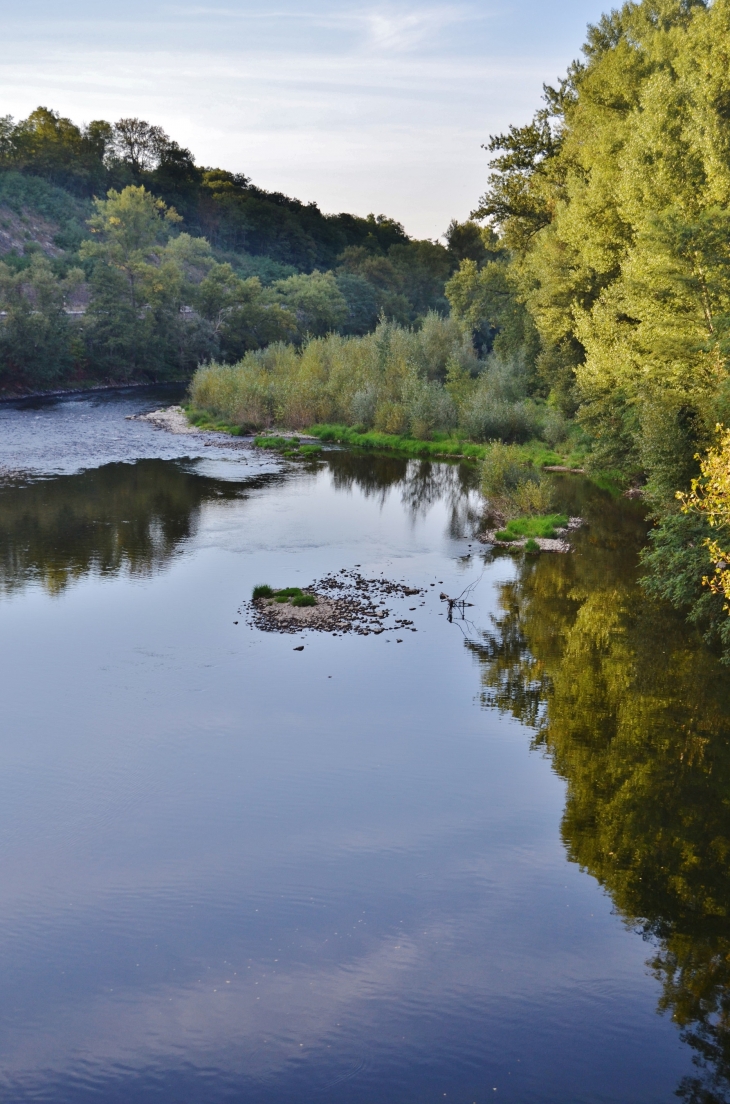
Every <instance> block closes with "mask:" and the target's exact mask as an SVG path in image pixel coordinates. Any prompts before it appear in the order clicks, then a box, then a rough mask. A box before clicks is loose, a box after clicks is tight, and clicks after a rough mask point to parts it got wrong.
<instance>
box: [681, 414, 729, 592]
mask: <svg viewBox="0 0 730 1104" xmlns="http://www.w3.org/2000/svg"><path fill="white" fill-rule="evenodd" d="M717 432H718V436H719V440H718V443H717V445H716V446H715V447H714V448H710V449H708V450H707V452H706V454H705V456H704V457H703V458H702V460H701V462H700V475H699V476H698V477H697V478H696V479H693V480H692V489H691V490H690V491H689V493H684V492H682V491H678V492H677V498H679V499H680V501H681V502H682V512H683V513H685V514H688V513H698V514H700V515H701V516H702V517H703V518H704V519H706V521H707V525H708V526H709V528H710V530H713V531H714V532H713V534H712V535H711V536H710V535H708V536H706V537H705V539H704V540H703V542H702V544H703V547H704V548H705V549H706V550H707V556H708V558H709V560H710V561H711V563H712V566H713V568H714V573H713V574H712V575H710V576H708V575H705V576H703V579H702V582H703V584H704V585H706V586H709V588H710V590H711V591H712V592H713V594H721V595H723V597H724V599H725V607H724V608H725V609H726V610H729V609H730V567H729V566H728V561H730V552H728V551H727V548H728V546H729V545H728V528H729V527H730V430H726V429H723V427H722V426H721V425H718V427H717ZM723 546H724V547H723Z"/></svg>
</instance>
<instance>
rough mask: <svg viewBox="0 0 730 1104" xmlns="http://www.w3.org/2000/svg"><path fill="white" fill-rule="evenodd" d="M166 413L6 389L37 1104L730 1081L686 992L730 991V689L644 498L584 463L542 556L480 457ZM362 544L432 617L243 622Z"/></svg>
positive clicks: (2, 618) (19, 917) (14, 710)
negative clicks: (729, 939) (312, 441)
mask: <svg viewBox="0 0 730 1104" xmlns="http://www.w3.org/2000/svg"><path fill="white" fill-rule="evenodd" d="M164 398H165V397H164V396H163V399H164ZM159 401H160V396H158V395H155V396H151V395H144V394H140V393H135V394H132V395H122V396H119V395H117V396H111V397H110V396H106V397H95V398H92V399H88V398H86V399H83V400H74V401H64V402H56V403H39V404H36V405H35V406H34V405H32V404H28V405H27V406H26V407H25V408H22V409H21V408H10V407H6V408H4V409H2V410H0V468H3V467H4V468H5V469H6V470H8V469H9V470H12V471H14V472H18V471H25V472H26V473H28V474H27V475H22V474H17V475H16V476H15V477H14V478H12V479H11V480H9V481H8V482H7V483H6V485H5V486H4V487H3V488H0V650H1V654H0V670H1V671H2V679H3V692H2V703H3V724H2V736H1V738H0V865H1V871H2V873H1V876H0V992H2V1001H1V1002H0V1096H1V1098H2V1099H3V1100H7V1101H9V1102H10V1101H12V1102H25V1101H34V1102H35V1101H48V1102H53V1104H72V1102H73V1104H76V1102H79V1104H81V1102H83V1104H86V1102H87V1101H88V1102H91V1101H104V1102H109V1104H112V1102H113V1104H117V1102H119V1104H121V1102H125V1104H128V1102H130V1101H134V1102H135V1104H137V1102H141V1104H147V1102H152V1101H154V1102H159V1104H173V1102H174V1104H178V1102H185V1104H198V1102H199V1104H203V1102H205V1104H218V1102H223V1101H226V1102H229V1101H231V1102H232V1101H246V1102H247V1104H248V1102H252V1104H258V1102H259V1101H260V1102H262V1104H263V1102H267V1104H272V1102H274V1104H279V1102H281V1104H290V1102H291V1104H294V1102H296V1104H307V1102H310V1101H312V1102H314V1101H332V1102H334V1101H337V1102H342V1101H347V1102H350V1101H352V1102H353V1104H371V1102H374V1101H378V1104H391V1102H392V1104H406V1102H408V1104H410V1102H413V1104H416V1102H418V1104H435V1102H439V1104H443V1102H444V1101H448V1102H450V1104H453V1102H456V1104H474V1102H479V1104H482V1102H484V1101H492V1100H495V1099H497V1100H506V1101H512V1102H520V1104H522V1102H533V1101H534V1102H538V1101H539V1102H541V1104H553V1102H554V1104H566V1102H569V1101H575V1102H578V1101H580V1102H584V1101H591V1102H593V1101H596V1102H599V1101H600V1102H609V1101H610V1102H614V1101H615V1102H624V1101H637V1102H639V1101H640V1102H642V1104H649V1102H654V1101H656V1102H659V1101H668V1100H671V1099H672V1098H673V1093H674V1092H675V1090H676V1089H677V1087H678V1086H683V1087H684V1091H685V1096H687V1093H688V1092H690V1091H695V1090H693V1089H692V1085H691V1084H690V1082H689V1081H687V1080H686V1078H688V1077H689V1078H692V1077H700V1079H702V1078H704V1081H703V1084H704V1085H705V1087H706V1088H707V1091H708V1092H709V1091H712V1092H715V1093H716V1095H715V1096H707V1097H704V1098H702V1099H706V1100H724V1099H725V1096H724V1095H722V1094H723V1093H724V1092H725V1091H726V1082H725V1081H723V1077H724V1070H725V1066H724V1065H723V1062H724V1061H725V1057H724V1055H725V1050H724V1049H723V1048H724V1047H725V1038H724V1035H722V1031H721V1030H720V1031H718V1028H717V1016H715V1014H714V1013H713V1011H712V1009H711V1008H710V1009H709V1011H708V1010H707V1009H705V1011H704V1012H703V1011H702V1009H701V1008H700V1007H699V1005H697V1008H695V1005H693V1004H692V999H694V998H693V997H692V993H693V990H692V986H691V985H690V984H689V983H687V985H686V987H685V989H686V991H685V990H683V989H682V984H683V978H684V977H685V974H684V973H683V971H685V972H686V971H687V970H689V967H690V964H691V965H692V968H693V969H694V971H695V973H694V982H693V984H694V983H696V984H697V985H699V987H700V988H701V989H702V993H703V996H704V997H705V998H707V997H708V994H709V999H710V1002H712V1000H714V1001H715V1007H720V1006H721V1005H722V1001H723V999H724V994H725V993H726V991H727V989H726V987H725V980H724V975H723V974H722V969H723V968H722V967H720V966H717V965H716V966H715V967H712V968H711V967H710V965H709V964H710V963H712V962H714V963H715V964H717V962H718V961H719V959H718V955H719V956H720V959H721V957H722V952H723V948H724V947H725V943H723V940H724V939H725V936H726V931H725V928H726V925H725V919H724V913H722V908H724V904H725V901H726V900H727V896H726V897H725V898H724V899H723V892H725V893H726V891H727V878H726V871H725V867H724V865H723V863H724V861H725V860H724V858H723V857H722V856H721V855H720V853H719V851H718V850H717V848H716V849H715V851H713V850H712V847H713V846H714V844H713V843H712V841H715V842H716V841H718V840H720V839H721V838H724V836H723V833H724V832H725V830H726V827H727V814H726V811H725V810H726V807H727V801H726V793H725V791H724V790H723V786H724V779H726V778H730V770H726V761H727V753H726V752H725V751H724V745H725V744H726V743H727V739H726V737H727V723H726V722H727V716H728V711H727V702H726V700H725V697H724V696H723V695H724V689H723V683H722V678H721V677H719V675H718V672H721V669H720V668H719V667H718V665H717V664H716V663H715V660H714V659H713V658H712V657H711V656H710V655H709V654H708V653H706V652H704V651H703V650H702V648H701V645H700V644H699V643H698V642H697V641H696V640H694V639H693V638H691V637H690V635H689V634H688V631H687V630H686V629H685V627H684V626H682V625H681V623H680V622H679V621H678V620H677V619H676V618H674V617H672V616H670V615H669V614H667V613H666V612H665V611H661V610H656V609H654V608H653V607H650V606H648V605H647V604H646V603H643V600H642V599H641V598H640V596H639V592H638V591H637V590H636V588H635V584H634V581H633V580H634V568H635V556H636V549H637V547H638V546H639V544H640V542H641V539H642V536H643V532H644V525H643V522H642V521H641V518H640V516H639V514H638V512H637V511H636V509H635V506H634V505H633V504H629V503H625V502H620V501H619V502H618V503H616V502H614V501H613V500H611V499H610V497H609V496H608V495H606V494H603V493H602V492H599V491H597V490H596V489H595V488H594V489H591V488H590V487H588V485H587V484H585V483H584V482H581V481H579V480H564V481H563V482H562V483H560V484H559V486H560V494H561V496H562V497H563V499H564V500H565V502H566V503H567V504H568V505H569V506H570V507H571V508H572V509H578V508H580V509H582V511H583V513H584V514H585V515H586V516H588V517H589V520H590V521H591V525H590V526H589V528H588V529H586V530H584V531H583V532H582V533H581V535H580V536H579V538H578V542H577V543H578V547H577V551H576V553H575V555H573V556H569V557H568V556H566V557H560V556H554V557H548V556H543V557H540V558H538V559H537V560H532V561H530V560H529V559H528V560H522V559H520V560H512V559H511V558H510V557H509V556H504V555H498V556H494V555H493V554H491V553H490V552H489V551H488V550H484V549H483V548H482V547H481V546H479V545H478V544H476V543H475V542H474V541H473V534H474V531H475V526H476V523H477V513H478V498H477V496H476V494H475V491H474V489H473V488H474V482H475V478H474V473H473V472H471V471H470V470H469V469H466V468H465V469H461V468H458V467H456V466H447V465H431V464H420V463H413V462H409V463H407V462H402V461H400V460H397V459H392V458H391V459H388V458H377V457H368V456H360V457H357V456H352V455H349V454H346V453H330V454H328V455H327V456H326V457H325V459H324V460H323V461H322V462H314V463H307V464H304V465H301V464H297V463H287V464H282V463H281V462H280V461H278V460H276V459H272V458H271V457H263V458H262V457H260V456H258V455H255V454H254V453H253V452H252V451H251V450H249V449H241V448H240V446H239V445H238V444H234V443H229V444H224V445H223V446H221V447H219V446H218V445H214V446H212V447H210V446H206V445H205V443H204V442H203V441H202V440H201V439H198V438H178V437H171V436H169V435H167V434H164V433H162V432H161V431H157V430H154V429H152V428H151V427H149V426H147V425H145V424H144V423H139V422H133V421H127V420H125V415H127V414H129V413H131V412H135V411H139V410H142V409H149V408H150V407H151V406H154V405H156V404H157V403H158V402H159ZM355 565H359V566H360V568H361V569H362V572H363V574H366V575H367V574H374V575H375V574H379V573H380V572H383V573H384V575H385V576H387V577H390V578H395V579H405V580H406V581H408V582H409V583H411V584H413V585H418V586H426V587H427V589H428V591H429V595H428V597H427V598H426V599H425V603H424V604H423V605H420V604H418V603H420V602H421V599H420V598H419V599H418V602H417V603H415V604H416V610H415V612H412V613H407V614H406V615H407V616H409V617H411V618H413V620H414V623H415V626H416V627H417V629H418V632H417V633H413V634H411V633H408V634H401V635H402V636H403V635H404V636H405V639H403V643H401V644H398V643H396V639H397V638H396V634H395V633H394V632H388V633H385V634H383V635H382V636H379V637H372V636H371V637H366V638H363V637H357V636H353V637H348V636H331V635H323V634H303V636H302V639H301V641H300V640H299V639H297V638H293V637H290V636H284V637H281V636H277V635H274V634H269V633H261V632H258V631H257V630H255V629H253V628H250V627H248V626H247V625H246V624H245V623H244V618H243V617H239V616H238V615H237V612H236V611H237V609H238V608H239V607H240V605H241V602H242V600H243V599H245V598H247V597H248V595H249V594H250V591H251V588H252V586H253V585H254V584H256V583H259V582H269V583H271V584H273V585H280V586H285V585H305V584H307V583H309V582H310V581H311V580H313V579H314V578H317V577H319V576H322V575H323V574H325V573H327V572H330V571H337V570H339V569H340V568H348V569H350V568H352V567H354V566H355ZM473 581H477V586H476V588H475V591H474V598H473V600H474V603H475V604H474V606H473V608H472V609H471V610H470V620H469V621H468V622H465V623H463V624H459V623H452V624H449V623H448V622H447V619H446V617H445V616H444V615H443V608H442V605H441V603H440V602H439V600H438V592H439V591H440V590H442V589H443V590H445V591H446V592H447V593H451V594H454V593H457V592H458V591H460V590H461V589H462V588H463V587H464V586H466V585H467V584H468V583H470V582H473ZM431 584H434V585H431ZM413 604H414V602H413V601H411V605H413ZM390 605H391V608H392V609H396V608H397V610H398V612H399V613H400V611H401V609H403V610H408V609H409V606H408V602H407V601H406V602H404V603H401V604H397V603H390ZM236 621H238V624H235V623H234V622H236ZM299 643H303V644H304V650H303V651H302V652H296V651H294V650H293V648H294V645H296V644H299ZM710 687H714V689H713V690H710V689H709V688H710ZM713 695H714V696H713ZM652 710H653V712H652ZM683 711H684V712H683ZM685 713H686V715H685ZM692 725H694V728H692ZM695 730H696V731H695ZM695 736H696V738H697V739H698V740H700V742H701V741H704V743H700V744H697V745H696V746H695V744H692V747H694V749H695V750H694V752H693V754H694V759H693V763H694V766H691V767H688V766H687V760H686V758H681V759H680V754H679V750H677V749H678V748H679V744H677V746H676V748H675V743H676V741H677V740H679V741H681V740H684V741H685V744H687V741H689V743H691V742H692V740H693V739H695ZM616 741H619V743H616ZM621 741H622V743H621ZM672 741H674V743H673V742H672ZM685 744H682V747H685ZM687 746H689V744H687ZM675 750H676V751H677V753H676V754H675ZM642 756H643V758H642ZM710 758H711V759H712V764H713V766H712V771H709V772H708V771H705V770H704V767H703V765H702V764H705V765H706V764H707V763H708V762H709V759H710ZM657 763H659V767H657V769H656V771H655V769H654V767H655V764H657ZM698 764H699V765H698ZM688 770H689V771H690V775H688V774H687V773H686V772H687V771H688ZM622 772H623V773H622ZM673 772H674V773H673ZM692 772H693V773H692ZM655 775H656V776H655ZM642 787H644V788H643V789H642ZM637 794H638V796H637ZM632 795H633V796H632ZM680 824H682V825H685V826H686V825H687V824H692V825H694V828H693V829H692V831H693V832H694V833H695V834H694V835H692V837H691V840H689V842H688V840H687V839H685V835H683V833H685V829H684V828H679V827H677V826H678V825H680ZM708 825H710V828H708V827H707V826H708ZM707 831H710V832H711V839H710V837H708V838H705V837H704V836H703V834H702V833H703V832H707ZM685 834H686V833H685ZM691 846H693V847H694V849H695V850H694V855H695V859H694V860H693V862H692V863H689V864H687V863H686V855H687V853H688V851H687V848H690V849H691ZM710 856H711V860H710ZM683 863H684V864H685V865H684V866H683V865H682V864H683ZM685 867H686V868H685ZM662 871H664V872H665V873H662ZM651 872H653V875H652V876H653V877H654V880H653V881H652V884H651V885H649V884H648V883H649V881H651V878H650V873H651ZM682 878H684V883H682V884H683V885H687V886H689V888H688V889H687V891H686V892H685V891H684V890H683V889H682V888H681V886H680V882H681V880H682ZM693 878H694V879H695V880H694V882H693V881H692V879H693ZM678 886H679V887H680V888H677V887H678ZM701 891H702V892H701ZM702 893H704V894H705V896H704V898H703V897H702ZM672 894H674V896H672ZM708 895H709V896H712V900H713V901H715V902H716V903H717V902H720V904H718V907H717V908H716V909H715V911H714V912H712V910H711V909H710V910H705V911H706V912H707V915H708V916H709V915H710V914H711V915H712V917H714V919H713V920H712V924H711V925H710V922H709V921H706V917H705V912H703V909H704V908H705V906H704V904H702V903H699V904H698V902H701V901H706V900H709V896H708ZM693 910H694V911H693ZM693 924H694V926H693ZM703 925H704V926H703ZM708 925H710V926H708ZM712 925H714V926H712ZM642 934H643V936H644V938H642ZM683 940H684V942H682V941H683ZM683 948H684V951H683ZM685 952H687V953H688V954H689V958H688V957H687V953H685ZM683 953H685V958H684V959H682V954H683ZM672 956H673V957H672ZM713 969H714V973H713ZM702 970H704V971H705V972H704V973H702ZM672 971H674V972H672ZM698 971H699V974H700V978H699V981H698ZM721 975H722V976H721ZM672 986H674V988H672ZM703 986H704V988H703ZM713 986H714V988H713ZM677 992H678V993H679V996H677V995H676V994H677ZM673 993H674V994H675V996H674V998H672V994H673ZM667 994H669V998H670V999H669V1003H668V1006H667V1007H668V1011H667V1013H666V1014H664V1015H660V1014H658V1010H657V1008H658V1003H659V1002H660V1000H665V999H667ZM672 999H674V1004H672ZM682 1000H683V1001H684V1003H683V1004H682ZM695 1003H696V1002H695ZM680 1006H681V1010H682V1015H683V1016H684V1023H680V1024H677V1023H674V1022H672V1016H671V1013H672V1012H676V1010H677V1008H678V1007H680ZM690 1006H691V1007H690ZM708 1007H709V1006H708ZM697 1009H699V1010H697ZM703 1016H704V1019H703ZM713 1016H714V1018H713ZM688 1032H689V1034H688ZM692 1032H694V1035H692ZM703 1032H704V1035H703ZM700 1036H701V1037H702V1038H705V1039H708V1040H709V1044H708V1045H709V1047H710V1051H711V1053H709V1052H706V1056H707V1053H709V1057H710V1063H709V1066H708V1067H707V1069H706V1070H705V1071H704V1072H703V1071H699V1073H698V1072H696V1071H694V1067H693V1066H692V1055H693V1054H697V1053H701V1052H702V1047H701V1046H700V1044H699V1043H698V1042H697V1038H698V1037H700ZM713 1047H714V1050H712V1048H713ZM713 1077H714V1078H715V1083H711V1082H712V1078H713ZM683 1079H684V1080H683ZM708 1086H709V1088H708ZM718 1086H719V1088H718ZM697 1091H699V1090H697ZM687 1098H688V1099H695V1098H694V1097H691V1096H688V1097H687ZM696 1099H700V1097H699V1096H698V1097H696Z"/></svg>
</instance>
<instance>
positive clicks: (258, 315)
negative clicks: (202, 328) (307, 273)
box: [192, 264, 297, 361]
mask: <svg viewBox="0 0 730 1104" xmlns="http://www.w3.org/2000/svg"><path fill="white" fill-rule="evenodd" d="M192 300H193V302H194V303H195V305H196V306H197V308H198V310H199V312H200V314H201V315H202V317H203V318H205V319H207V320H208V322H209V323H210V324H211V326H212V328H213V333H214V335H215V336H216V338H217V340H218V345H219V348H220V351H221V354H222V357H223V359H224V360H230V361H232V360H238V359H240V358H241V357H242V356H243V354H244V353H246V352H248V351H249V350H250V349H261V348H263V347H264V346H266V345H269V344H271V343H272V342H276V341H291V340H293V339H294V338H295V337H296V334H297V318H296V316H295V314H294V313H293V312H292V311H291V310H287V309H285V308H284V307H282V306H281V304H280V303H278V302H277V301H276V297H275V294H274V293H273V292H271V291H267V290H265V289H264V288H263V287H262V286H261V281H260V280H259V279H258V277H256V276H251V277H250V278H249V279H247V280H242V279H241V277H240V276H237V275H236V273H235V272H234V271H233V269H232V268H231V266H230V265H229V264H222V265H219V264H215V265H213V266H212V267H211V269H210V270H209V272H208V273H207V275H206V277H205V279H203V280H202V281H201V283H200V284H199V285H198V286H197V288H196V289H195V290H194V292H193V295H192Z"/></svg>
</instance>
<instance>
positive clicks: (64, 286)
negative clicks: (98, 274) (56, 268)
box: [0, 253, 83, 389]
mask: <svg viewBox="0 0 730 1104" xmlns="http://www.w3.org/2000/svg"><path fill="white" fill-rule="evenodd" d="M82 280H83V273H82V272H81V271H80V270H78V269H74V270H71V271H70V272H69V274H68V275H67V277H66V278H65V279H64V280H59V279H58V278H57V277H56V276H55V275H54V273H53V270H52V269H51V266H50V264H49V262H48V261H47V259H46V258H45V257H43V256H42V255H40V254H37V253H36V254H34V255H33V257H32V260H31V263H30V265H29V266H28V267H27V268H24V269H23V270H21V271H20V272H13V271H12V270H11V269H10V268H9V267H8V266H7V265H5V264H2V263H0V311H2V317H1V318H0V379H1V380H2V384H3V386H4V387H6V388H11V389H20V388H24V387H27V386H28V385H29V384H30V385H31V386H36V387H49V386H52V385H53V384H58V383H62V382H63V381H64V380H67V379H68V377H69V376H70V375H71V374H72V372H73V371H74V369H75V368H77V367H80V366H81V365H82V363H83V345H82V342H81V341H80V339H79V335H78V332H77V326H76V324H75V323H73V322H72V321H71V319H70V318H69V316H68V314H67V313H66V309H67V306H68V303H69V301H70V299H71V297H72V296H73V293H74V291H75V290H76V288H77V287H78V285H79V283H80V282H81V281H82Z"/></svg>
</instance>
